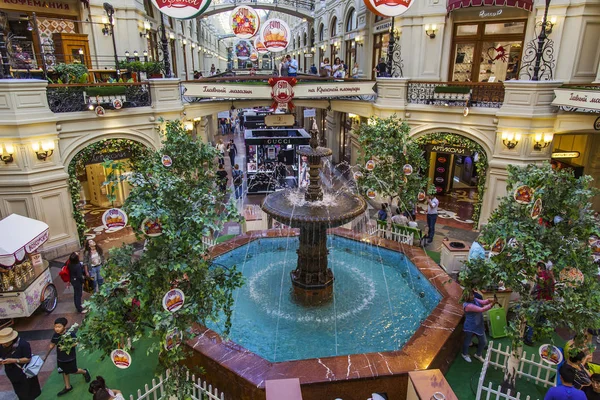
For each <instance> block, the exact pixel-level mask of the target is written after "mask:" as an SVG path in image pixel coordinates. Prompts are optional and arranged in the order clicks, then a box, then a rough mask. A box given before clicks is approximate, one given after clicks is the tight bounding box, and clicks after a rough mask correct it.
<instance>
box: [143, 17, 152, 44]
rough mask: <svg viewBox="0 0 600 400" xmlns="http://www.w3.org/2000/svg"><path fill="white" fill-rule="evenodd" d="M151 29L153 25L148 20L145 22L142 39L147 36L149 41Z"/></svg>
mask: <svg viewBox="0 0 600 400" xmlns="http://www.w3.org/2000/svg"><path fill="white" fill-rule="evenodd" d="M151 28H152V24H151V23H150V21H148V20H146V21H144V30H143V31H141V32H140V37H144V36H145V37H146V38H147V39H149V38H150V29H151Z"/></svg>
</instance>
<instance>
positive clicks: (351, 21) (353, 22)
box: [345, 7, 358, 32]
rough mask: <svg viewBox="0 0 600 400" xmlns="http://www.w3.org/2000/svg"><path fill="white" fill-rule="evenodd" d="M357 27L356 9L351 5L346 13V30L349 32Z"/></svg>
mask: <svg viewBox="0 0 600 400" xmlns="http://www.w3.org/2000/svg"><path fill="white" fill-rule="evenodd" d="M356 28H358V18H357V16H356V9H355V8H354V7H351V8H350V10H349V11H348V13H347V14H346V25H345V29H346V32H351V31H353V30H355V29H356Z"/></svg>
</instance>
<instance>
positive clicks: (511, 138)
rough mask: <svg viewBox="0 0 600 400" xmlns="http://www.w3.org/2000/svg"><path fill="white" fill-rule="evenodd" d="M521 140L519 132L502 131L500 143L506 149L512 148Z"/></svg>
mask: <svg viewBox="0 0 600 400" xmlns="http://www.w3.org/2000/svg"><path fill="white" fill-rule="evenodd" d="M520 140H521V134H520V133H512V132H502V143H503V144H504V145H505V146H506V148H507V149H509V150H512V149H514V148H515V147H517V144H518V143H519V141H520Z"/></svg>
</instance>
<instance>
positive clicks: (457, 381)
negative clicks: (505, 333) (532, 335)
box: [446, 333, 565, 400]
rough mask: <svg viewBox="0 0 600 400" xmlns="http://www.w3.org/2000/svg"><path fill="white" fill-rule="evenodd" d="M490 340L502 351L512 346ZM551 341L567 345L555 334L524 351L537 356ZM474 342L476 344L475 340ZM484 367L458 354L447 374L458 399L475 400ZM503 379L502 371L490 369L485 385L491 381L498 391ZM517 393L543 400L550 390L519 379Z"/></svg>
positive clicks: (559, 344)
mask: <svg viewBox="0 0 600 400" xmlns="http://www.w3.org/2000/svg"><path fill="white" fill-rule="evenodd" d="M488 340H489V341H491V342H493V346H494V348H497V346H498V343H502V349H505V348H506V346H507V345H508V346H510V341H509V340H508V338H501V339H492V338H490V337H489V336H488ZM551 341H553V343H554V345H555V346H559V347H562V346H564V344H565V341H564V340H563V339H561V338H560V337H559V336H558V335H557V334H556V333H554V334H553V335H552V339H547V340H539V341H538V342H536V344H535V346H533V347H531V346H524V351H525V352H526V353H527V355H528V357H529V354H531V353H532V352H533V353H535V354H537V353H538V349H539V347H540V346H541V345H542V344H544V343H550V342H551ZM473 342H475V340H474V341H473ZM474 353H475V349H474V348H470V349H469V354H470V355H473V354H474ZM485 354H486V353H485V352H484V353H483V355H484V357H485ZM482 366H483V364H482V363H481V362H479V361H478V360H476V359H475V358H473V357H471V363H468V362H466V361H465V360H464V359H463V358H462V357H461V356H460V352H459V353H457V354H456V358H455V359H454V361H453V362H452V364H450V368H449V369H448V372H447V373H446V380H447V381H448V383H449V384H450V386H451V387H452V390H453V391H454V393H455V394H456V397H458V398H459V399H460V400H475V394H476V393H477V383H478V381H479V375H480V373H481V368H482ZM502 378H503V373H502V371H501V370H500V369H498V370H494V369H493V368H491V367H490V368H488V371H487V373H486V377H485V380H484V384H485V385H486V386H487V385H488V384H489V382H490V381H491V382H492V383H493V385H492V387H493V388H494V389H497V388H498V385H500V384H501V383H502ZM517 391H518V392H520V393H521V399H526V398H527V396H528V395H529V396H531V400H538V399H539V400H542V399H543V398H544V395H545V394H546V392H547V391H548V388H544V387H543V386H538V385H536V384H535V383H533V382H528V381H527V380H526V379H518V380H517ZM511 395H514V393H511Z"/></svg>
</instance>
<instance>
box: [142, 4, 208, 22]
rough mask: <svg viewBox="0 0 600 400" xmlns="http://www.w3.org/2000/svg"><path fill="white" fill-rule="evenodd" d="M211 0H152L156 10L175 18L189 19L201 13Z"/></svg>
mask: <svg viewBox="0 0 600 400" xmlns="http://www.w3.org/2000/svg"><path fill="white" fill-rule="evenodd" d="M211 1H212V0H194V1H189V0H152V4H154V5H155V6H156V8H158V10H159V11H160V12H161V13H163V14H166V15H167V16H169V17H173V18H176V19H190V18H194V17H195V16H197V15H200V14H202V13H203V12H204V11H205V10H206V9H207V8H208V6H210V3H211Z"/></svg>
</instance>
